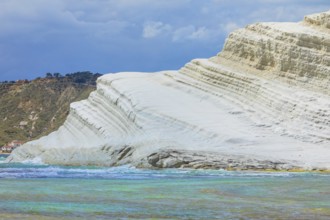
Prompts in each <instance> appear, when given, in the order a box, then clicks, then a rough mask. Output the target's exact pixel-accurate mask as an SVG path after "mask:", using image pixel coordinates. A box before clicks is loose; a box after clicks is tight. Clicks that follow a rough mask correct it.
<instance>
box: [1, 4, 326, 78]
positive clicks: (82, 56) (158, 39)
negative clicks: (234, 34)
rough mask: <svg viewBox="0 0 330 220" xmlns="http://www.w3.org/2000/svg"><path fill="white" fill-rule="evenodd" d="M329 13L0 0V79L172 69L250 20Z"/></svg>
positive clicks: (308, 7)
mask: <svg viewBox="0 0 330 220" xmlns="http://www.w3.org/2000/svg"><path fill="white" fill-rule="evenodd" d="M329 9H330V1H329V0H251V1H248V0H48V1H46V0H28V1H27V0H0V81H3V80H16V79H33V78H35V77H38V76H44V75H45V73H46V72H60V73H63V74H65V73H70V72H76V71H84V70H89V71H92V72H100V73H109V72H119V71H146V72H150V71H158V70H169V69H178V68H180V67H181V66H183V65H184V64H185V63H186V62H188V61H189V60H191V59H193V58H206V57H210V56H213V55H215V54H217V53H218V52H219V51H220V50H221V48H222V46H223V43H224V41H225V38H226V36H227V35H228V33H229V32H231V31H233V30H235V29H237V28H241V27H244V26H245V25H247V24H249V23H254V22H261V21H300V20H302V19H303V16H304V15H306V14H311V13H315V12H321V11H327V10H329Z"/></svg>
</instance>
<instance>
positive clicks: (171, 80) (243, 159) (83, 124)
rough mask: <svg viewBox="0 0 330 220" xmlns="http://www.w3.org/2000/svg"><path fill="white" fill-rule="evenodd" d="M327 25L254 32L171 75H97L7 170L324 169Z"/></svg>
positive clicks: (311, 19)
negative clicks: (38, 165)
mask: <svg viewBox="0 0 330 220" xmlns="http://www.w3.org/2000/svg"><path fill="white" fill-rule="evenodd" d="M329 21H330V11H329V12H325V13H320V14H315V15H310V16H306V17H305V19H304V21H303V22H300V23H257V24H253V25H249V26H247V27H246V28H244V29H240V30H237V31H235V32H233V33H231V34H230V35H229V37H228V39H227V40H226V43H225V46H224V49H223V51H222V52H221V53H219V54H218V55H217V56H215V57H212V58H210V59H196V60H192V61H191V62H190V63H188V64H186V65H185V66H184V67H183V68H181V69H180V70H179V71H163V72H158V73H137V72H124V73H117V74H108V75H105V76H103V77H101V78H99V79H98V82H97V90H96V91H95V92H93V93H91V95H90V96H89V98H88V99H87V100H84V101H81V102H77V103H73V104H72V105H71V110H70V114H69V116H68V118H67V120H66V121H65V123H64V124H63V126H61V127H60V128H59V130H57V131H55V132H53V133H51V134H50V135H48V136H46V137H43V138H41V139H39V140H36V141H32V142H29V143H27V144H25V145H23V146H22V147H20V148H18V149H16V150H15V151H14V152H13V153H12V155H11V156H10V157H9V158H8V160H7V161H10V162H17V161H24V160H34V159H36V158H39V159H40V160H42V161H43V162H45V163H50V164H65V165H107V166H115V165H122V164H128V163H130V164H133V165H135V166H139V167H158V168H163V167H191V168H224V169H276V170H290V169H307V170H311V169H314V170H325V169H327V170H329V169H330V23H329Z"/></svg>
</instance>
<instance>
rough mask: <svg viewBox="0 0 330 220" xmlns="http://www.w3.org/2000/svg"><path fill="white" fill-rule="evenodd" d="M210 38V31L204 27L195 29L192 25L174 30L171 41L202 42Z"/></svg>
mask: <svg viewBox="0 0 330 220" xmlns="http://www.w3.org/2000/svg"><path fill="white" fill-rule="evenodd" d="M211 36H212V31H211V30H209V29H207V28H206V27H198V28H196V27H195V26H193V25H188V26H185V27H181V28H178V29H176V30H175V31H174V32H173V35H172V41H174V42H177V41H182V40H204V39H208V38H210V37H211Z"/></svg>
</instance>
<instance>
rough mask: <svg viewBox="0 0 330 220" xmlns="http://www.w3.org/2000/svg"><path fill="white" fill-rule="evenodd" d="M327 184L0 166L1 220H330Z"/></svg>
mask: <svg viewBox="0 0 330 220" xmlns="http://www.w3.org/2000/svg"><path fill="white" fill-rule="evenodd" d="M0 158H1V156H0ZM2 159H3V158H2ZM329 184H330V175H326V174H316V173H267V172H228V171H203V170H175V169H166V170H141V169H135V168H131V167H116V168H102V167H61V166H49V165H33V164H6V163H3V162H0V219H330V185H329Z"/></svg>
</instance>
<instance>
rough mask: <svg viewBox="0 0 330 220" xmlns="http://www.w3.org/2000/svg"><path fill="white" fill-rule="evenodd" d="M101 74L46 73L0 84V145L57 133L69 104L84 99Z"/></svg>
mask: <svg viewBox="0 0 330 220" xmlns="http://www.w3.org/2000/svg"><path fill="white" fill-rule="evenodd" d="M99 76H101V74H98V73H96V74H93V73H91V72H76V73H71V74H66V75H65V76H62V75H61V74H60V73H54V74H52V73H47V74H46V77H45V78H37V79H35V80H32V81H28V80H18V81H16V82H13V81H10V82H7V81H6V82H1V83H0V103H1V104H0V146H2V145H4V144H6V143H7V142H9V141H12V140H21V141H29V140H33V139H36V138H38V137H40V136H44V135H47V134H49V133H50V132H52V131H54V130H57V129H58V127H59V126H60V125H62V124H63V122H64V120H65V119H66V117H67V115H68V113H69V106H70V103H72V102H75V101H79V100H82V99H86V98H87V97H88V95H89V94H90V92H91V91H93V90H94V89H95V85H96V79H97V78H98V77H99Z"/></svg>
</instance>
